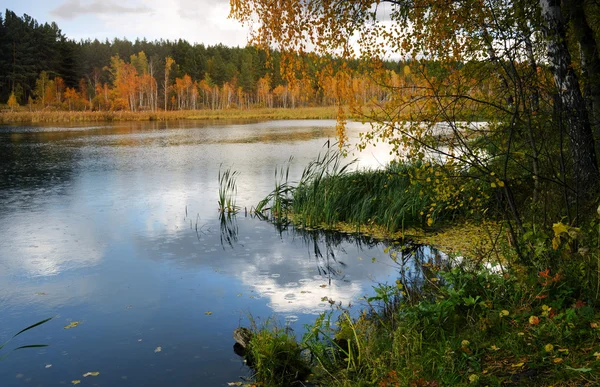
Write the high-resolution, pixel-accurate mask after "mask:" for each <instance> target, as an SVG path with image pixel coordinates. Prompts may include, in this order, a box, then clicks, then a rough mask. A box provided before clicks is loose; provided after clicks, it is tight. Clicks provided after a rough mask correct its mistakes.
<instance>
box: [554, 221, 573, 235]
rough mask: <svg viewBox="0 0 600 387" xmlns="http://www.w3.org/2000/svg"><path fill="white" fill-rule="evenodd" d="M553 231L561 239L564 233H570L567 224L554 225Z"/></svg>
mask: <svg viewBox="0 0 600 387" xmlns="http://www.w3.org/2000/svg"><path fill="white" fill-rule="evenodd" d="M552 230H553V231H554V236H556V237H559V236H561V235H562V234H563V233H568V232H569V227H568V226H567V225H566V224H563V223H561V222H559V223H554V224H553V225H552Z"/></svg>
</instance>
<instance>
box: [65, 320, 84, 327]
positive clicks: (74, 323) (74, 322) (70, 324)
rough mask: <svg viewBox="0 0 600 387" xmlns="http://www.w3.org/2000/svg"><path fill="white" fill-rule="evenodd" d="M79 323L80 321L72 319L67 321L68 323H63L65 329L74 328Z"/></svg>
mask: <svg viewBox="0 0 600 387" xmlns="http://www.w3.org/2000/svg"><path fill="white" fill-rule="evenodd" d="M79 324H81V321H72V322H70V323H69V325H65V327H64V328H65V329H71V328H75V327H76V326H78V325H79Z"/></svg>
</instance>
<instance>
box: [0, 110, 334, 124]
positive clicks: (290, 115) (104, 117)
mask: <svg viewBox="0 0 600 387" xmlns="http://www.w3.org/2000/svg"><path fill="white" fill-rule="evenodd" d="M336 115H337V108H336V107H307V108H295V109H283V108H277V109H269V108H256V109H248V110H240V109H228V110H178V111H159V112H128V111H111V112H91V111H84V112H67V111H33V112H30V111H15V112H9V111H4V112H2V113H0V124H11V123H20V124H28V123H60V122H94V121H99V122H102V121H170V120H252V119H260V120H284V119H335V118H336Z"/></svg>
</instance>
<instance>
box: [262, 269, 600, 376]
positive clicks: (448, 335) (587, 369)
mask: <svg viewBox="0 0 600 387" xmlns="http://www.w3.org/2000/svg"><path fill="white" fill-rule="evenodd" d="M420 269H421V273H420V276H421V278H422V281H420V282H418V285H415V284H414V283H413V284H409V283H405V282H404V281H402V280H398V281H397V282H396V284H391V285H389V284H385V285H384V284H382V285H379V286H378V288H377V289H376V296H375V297H372V298H370V299H369V300H367V301H366V303H367V305H366V306H365V308H364V311H363V313H362V314H361V315H360V317H358V318H353V317H351V314H350V311H349V310H348V309H344V308H341V307H340V311H341V316H340V317H339V318H338V319H336V320H332V319H331V318H330V317H329V316H330V315H322V316H321V317H319V318H318V319H317V321H316V322H315V323H314V324H313V325H312V326H308V327H306V330H307V331H306V334H305V335H304V337H303V339H302V340H301V341H300V342H296V341H295V340H294V339H293V336H292V335H291V334H289V333H285V331H284V330H282V329H281V328H273V327H272V326H267V327H263V328H262V329H258V330H257V331H256V336H255V339H253V341H252V342H251V348H252V352H251V353H252V356H253V357H258V358H262V359H268V364H269V369H286V370H287V373H286V374H285V375H284V376H282V374H276V375H273V374H265V372H264V370H263V372H262V373H261V372H259V373H258V374H257V380H256V381H257V382H258V384H259V385H280V386H283V385H293V384H294V382H295V380H296V378H297V377H299V376H302V377H303V379H304V380H306V379H308V380H309V381H310V382H312V383H314V384H317V385H328V386H373V385H375V386H382V387H383V386H419V387H421V386H422V387H425V386H428V387H433V386H459V385H462V386H467V385H472V386H504V385H514V386H518V385H522V386H595V385H598V383H599V382H600V380H599V378H598V367H599V366H600V360H599V359H600V343H599V339H600V330H599V328H598V327H599V324H600V313H598V308H597V307H596V308H595V307H594V306H593V305H590V304H588V302H587V301H588V300H586V301H583V300H582V299H580V298H579V296H578V293H579V291H578V289H576V287H573V286H572V285H571V284H570V283H569V282H570V281H569V280H568V279H567V278H565V277H564V276H563V275H561V274H559V273H558V272H550V271H543V272H540V273H535V274H533V273H532V274H530V275H522V274H518V273H515V272H512V271H510V270H506V271H505V272H504V273H503V274H501V273H490V272H489V271H487V270H482V269H475V268H471V269H467V268H466V267H454V268H452V269H449V268H446V269H444V268H441V267H440V266H439V264H436V263H435V262H431V261H426V262H420ZM274 343H277V344H274ZM274 346H275V347H277V350H276V351H273V350H271V348H273V347H274ZM299 348H301V349H303V352H300V351H299ZM284 353H285V354H286V355H289V354H290V353H295V354H296V356H295V358H294V361H292V360H291V359H289V358H285V360H282V358H281V354H284ZM263 362H265V361H264V360H263ZM282 363H285V364H286V365H287V366H282ZM292 364H294V367H295V368H294V369H297V370H298V372H291V365H292ZM256 366H257V367H258V368H259V369H260V365H258V364H257V365H256ZM304 367H309V368H310V369H311V370H312V371H311V374H310V376H306V375H303V374H302V373H301V372H300V370H302V369H303V368H304ZM298 385H300V384H298Z"/></svg>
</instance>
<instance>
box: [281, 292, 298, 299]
mask: <svg viewBox="0 0 600 387" xmlns="http://www.w3.org/2000/svg"><path fill="white" fill-rule="evenodd" d="M284 298H285V299H286V300H288V301H291V300H295V299H296V295H295V294H294V293H288V294H286V295H285V297H284Z"/></svg>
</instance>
